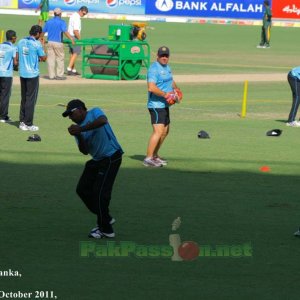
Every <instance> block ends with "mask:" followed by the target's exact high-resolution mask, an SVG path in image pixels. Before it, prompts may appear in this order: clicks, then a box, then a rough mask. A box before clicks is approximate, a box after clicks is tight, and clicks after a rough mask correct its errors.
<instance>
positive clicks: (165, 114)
mask: <svg viewBox="0 0 300 300" xmlns="http://www.w3.org/2000/svg"><path fill="white" fill-rule="evenodd" d="M160 122H161V123H163V124H164V125H165V126H164V128H163V131H162V133H161V136H160V140H159V142H158V144H157V146H156V148H155V150H154V152H153V157H159V155H158V151H159V149H160V147H161V146H162V144H163V142H164V140H165V138H166V137H167V135H168V134H169V131H170V111H169V108H165V109H163V110H162V111H161V112H160Z"/></svg>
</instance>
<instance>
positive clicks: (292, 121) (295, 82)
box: [286, 66, 300, 127]
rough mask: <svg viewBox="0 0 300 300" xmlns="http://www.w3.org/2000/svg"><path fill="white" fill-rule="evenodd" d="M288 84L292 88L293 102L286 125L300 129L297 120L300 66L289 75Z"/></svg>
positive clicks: (299, 94) (299, 100)
mask: <svg viewBox="0 0 300 300" xmlns="http://www.w3.org/2000/svg"><path fill="white" fill-rule="evenodd" d="M288 82H289V85H290V87H291V91H292V97H293V102H292V107H291V111H290V113H289V117H288V121H287V123H286V125H287V126H290V127H300V121H297V120H296V115H297V112H298V108H299V104H300V66H298V67H295V68H293V69H292V70H291V71H290V72H289V73H288Z"/></svg>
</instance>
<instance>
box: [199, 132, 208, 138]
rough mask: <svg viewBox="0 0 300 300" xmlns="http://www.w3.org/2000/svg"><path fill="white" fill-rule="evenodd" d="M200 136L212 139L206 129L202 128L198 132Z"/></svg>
mask: <svg viewBox="0 0 300 300" xmlns="http://www.w3.org/2000/svg"><path fill="white" fill-rule="evenodd" d="M198 138H199V139H210V136H209V134H208V133H207V132H206V131H204V130H200V131H199V132H198Z"/></svg>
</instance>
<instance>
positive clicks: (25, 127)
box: [19, 122, 28, 131]
mask: <svg viewBox="0 0 300 300" xmlns="http://www.w3.org/2000/svg"><path fill="white" fill-rule="evenodd" d="M19 128H20V129H21V130H24V131H27V130H28V127H27V125H26V124H25V123H23V122H20V125H19Z"/></svg>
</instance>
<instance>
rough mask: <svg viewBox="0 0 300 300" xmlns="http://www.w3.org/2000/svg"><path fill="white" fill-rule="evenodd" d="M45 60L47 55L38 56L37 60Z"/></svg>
mask: <svg viewBox="0 0 300 300" xmlns="http://www.w3.org/2000/svg"><path fill="white" fill-rule="evenodd" d="M46 60H47V56H46V55H44V56H39V61H46Z"/></svg>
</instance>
